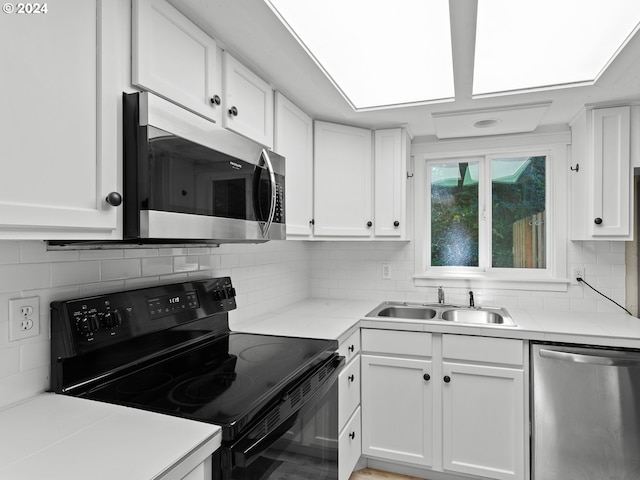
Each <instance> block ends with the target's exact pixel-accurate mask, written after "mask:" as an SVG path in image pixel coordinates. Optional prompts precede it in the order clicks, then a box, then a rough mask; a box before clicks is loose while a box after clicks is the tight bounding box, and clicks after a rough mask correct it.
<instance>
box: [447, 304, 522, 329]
mask: <svg viewBox="0 0 640 480" xmlns="http://www.w3.org/2000/svg"><path fill="white" fill-rule="evenodd" d="M503 312H505V310H504V309H502V308H501V309H497V308H495V309H494V308H492V309H487V308H456V309H454V310H445V311H444V312H442V319H443V320H447V321H451V322H457V323H482V324H501V325H510V326H513V325H514V323H513V320H512V319H511V317H506V316H505V314H504V313H503Z"/></svg>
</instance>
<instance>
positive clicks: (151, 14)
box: [132, 0, 222, 122]
mask: <svg viewBox="0 0 640 480" xmlns="http://www.w3.org/2000/svg"><path fill="white" fill-rule="evenodd" d="M132 14H133V39H132V41H133V45H132V47H133V52H132V82H133V84H134V85H136V86H138V87H140V88H142V89H144V90H149V91H151V92H154V93H156V94H157V95H160V96H162V97H164V98H166V99H168V100H170V101H172V102H174V103H177V104H179V105H181V106H183V107H185V108H187V109H189V110H192V111H193V112H195V113H197V114H199V115H202V116H203V117H205V118H208V119H211V120H213V121H215V122H220V119H221V118H222V105H221V103H222V88H221V73H220V68H219V67H218V65H219V62H218V60H217V55H218V53H217V51H218V50H217V46H216V42H215V41H214V40H213V39H212V38H211V37H209V36H208V35H207V34H206V33H204V32H203V31H202V30H200V29H199V28H198V27H196V26H195V25H194V24H193V23H192V22H191V21H190V20H189V19H187V18H186V17H185V16H184V15H182V14H181V13H180V12H178V10H176V9H175V8H173V7H172V6H171V5H169V4H168V3H167V2H165V1H164V0H134V1H133V10H132Z"/></svg>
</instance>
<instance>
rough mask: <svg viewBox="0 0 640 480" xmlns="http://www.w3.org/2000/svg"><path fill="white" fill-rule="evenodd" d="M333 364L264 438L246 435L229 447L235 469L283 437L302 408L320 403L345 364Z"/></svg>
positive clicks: (337, 359) (339, 361) (342, 361)
mask: <svg viewBox="0 0 640 480" xmlns="http://www.w3.org/2000/svg"><path fill="white" fill-rule="evenodd" d="M333 362H334V370H333V371H332V372H331V374H330V375H328V376H326V377H325V379H324V382H323V383H322V385H321V386H320V387H319V388H318V389H317V390H316V392H315V393H314V394H313V395H312V396H310V397H308V398H307V400H306V401H305V402H304V403H303V404H302V405H300V406H299V408H298V409H297V410H296V411H295V412H294V413H292V414H291V415H290V416H289V417H288V418H287V419H286V420H285V421H284V422H283V423H282V424H281V425H279V426H278V427H277V428H276V429H275V430H274V431H273V432H271V433H269V434H268V435H267V436H266V437H261V438H251V437H249V436H248V435H247V436H246V438H245V437H242V438H240V439H239V440H238V441H237V442H236V443H235V444H234V445H233V446H232V447H231V450H232V452H233V461H234V466H235V467H240V468H245V467H247V466H249V465H250V464H251V463H252V462H253V461H254V460H256V459H257V458H259V457H260V455H262V454H263V453H264V452H265V451H266V450H268V449H269V447H271V446H272V445H273V444H274V443H275V442H276V441H277V440H278V439H280V438H281V437H282V435H284V434H285V433H286V432H287V431H288V430H289V429H290V428H291V426H292V425H294V424H295V422H296V420H297V419H298V414H299V413H300V411H301V410H302V409H303V408H305V409H310V408H315V407H316V406H317V405H318V403H320V401H321V400H322V399H323V397H324V396H325V395H326V393H327V392H328V391H329V390H330V389H331V387H332V386H333V385H334V384H335V383H336V382H337V381H338V374H339V373H340V370H341V368H342V366H343V365H344V364H345V359H344V357H334V359H333ZM285 401H286V400H285ZM249 433H251V432H249Z"/></svg>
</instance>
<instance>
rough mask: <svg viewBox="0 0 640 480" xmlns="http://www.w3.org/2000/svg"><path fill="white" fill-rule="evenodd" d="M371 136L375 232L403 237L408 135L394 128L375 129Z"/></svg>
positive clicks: (382, 235)
mask: <svg viewBox="0 0 640 480" xmlns="http://www.w3.org/2000/svg"><path fill="white" fill-rule="evenodd" d="M374 136H375V152H374V158H375V169H374V178H375V188H374V192H375V205H374V214H375V220H374V229H375V235H376V237H398V238H402V237H404V234H405V228H406V214H405V210H406V182H407V174H406V172H407V154H408V148H407V134H406V132H404V131H403V130H402V129H400V128H394V129H390V130H376V132H375V133H374Z"/></svg>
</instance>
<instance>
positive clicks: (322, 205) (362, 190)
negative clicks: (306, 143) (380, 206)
mask: <svg viewBox="0 0 640 480" xmlns="http://www.w3.org/2000/svg"><path fill="white" fill-rule="evenodd" d="M314 141H315V150H314V151H315V158H314V160H315V165H314V186H315V188H314V219H315V226H314V233H315V236H316V237H321V236H350V237H360V238H363V237H370V236H371V235H372V232H373V209H372V205H373V197H372V186H373V158H372V155H371V154H372V145H371V143H372V141H371V130H368V129H365V128H356V127H351V126H346V125H338V124H334V123H328V122H315V125H314Z"/></svg>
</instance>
